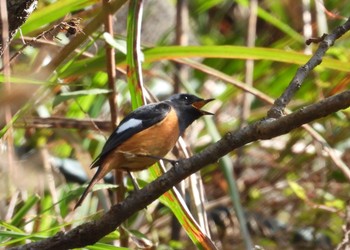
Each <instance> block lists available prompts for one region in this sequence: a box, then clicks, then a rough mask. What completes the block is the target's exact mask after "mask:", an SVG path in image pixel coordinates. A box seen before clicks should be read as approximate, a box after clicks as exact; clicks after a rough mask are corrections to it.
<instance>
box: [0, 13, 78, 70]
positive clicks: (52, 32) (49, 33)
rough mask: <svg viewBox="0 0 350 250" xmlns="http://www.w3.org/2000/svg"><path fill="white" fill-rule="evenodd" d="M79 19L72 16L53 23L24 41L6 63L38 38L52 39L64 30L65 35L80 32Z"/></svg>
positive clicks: (11, 60) (32, 44) (33, 43)
mask: <svg viewBox="0 0 350 250" xmlns="http://www.w3.org/2000/svg"><path fill="white" fill-rule="evenodd" d="M79 24H80V19H79V18H72V19H71V20H69V21H67V22H60V23H59V24H57V25H54V26H53V27H52V28H50V29H48V30H46V31H44V32H42V33H41V34H39V35H38V36H36V37H35V38H32V39H31V40H30V41H28V42H27V43H25V44H24V45H23V46H22V47H21V48H20V49H19V50H18V51H17V52H16V53H14V54H13V55H12V56H11V58H10V60H9V62H8V64H10V63H11V62H13V60H14V59H16V58H17V57H18V56H19V55H20V54H22V53H23V50H24V49H25V48H27V47H28V46H34V45H35V44H36V43H37V41H38V40H40V39H42V38H44V39H46V40H53V38H55V37H56V36H57V34H58V33H59V32H62V31H65V32H66V34H67V36H71V35H75V34H77V33H79V32H82V30H81V29H80V27H79ZM3 70H4V67H2V68H0V72H1V71H3Z"/></svg>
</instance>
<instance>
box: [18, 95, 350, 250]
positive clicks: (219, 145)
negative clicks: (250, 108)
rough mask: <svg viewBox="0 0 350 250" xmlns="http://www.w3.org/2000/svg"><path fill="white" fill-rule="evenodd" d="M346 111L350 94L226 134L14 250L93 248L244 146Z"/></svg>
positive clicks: (337, 96) (333, 97) (330, 98)
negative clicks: (77, 221)
mask: <svg viewBox="0 0 350 250" xmlns="http://www.w3.org/2000/svg"><path fill="white" fill-rule="evenodd" d="M348 107H350V90H347V91H345V92H343V93H341V94H338V95H335V96H332V97H329V98H327V99H324V100H322V101H320V102H318V103H316V104H312V105H309V106H307V107H305V108H302V109H300V110H298V111H296V112H294V113H292V114H289V115H286V116H283V117H280V118H278V119H274V118H269V119H264V120H261V121H258V122H255V123H253V124H251V125H249V126H246V127H244V128H242V129H240V130H238V131H235V132H234V131H232V132H229V133H227V134H226V135H225V136H224V137H223V138H222V139H221V140H219V141H218V142H216V143H215V144H212V145H210V146H209V147H207V148H206V149H205V150H203V151H202V152H200V153H198V154H196V155H194V156H193V157H191V158H188V159H183V160H180V161H179V162H178V163H177V164H176V165H175V166H174V167H173V168H171V169H170V170H169V171H168V172H166V173H165V174H164V175H162V176H160V177H159V178H157V179H156V180H155V181H153V182H152V183H150V184H148V185H147V186H146V187H144V188H143V189H141V190H139V191H135V192H134V193H133V194H131V195H130V196H128V197H127V198H126V199H125V200H124V201H123V202H120V203H118V204H116V205H114V206H112V208H111V210H109V211H108V212H107V213H106V214H104V215H103V216H102V217H101V218H100V219H98V220H96V221H91V222H87V223H84V224H82V225H80V226H78V227H76V228H74V229H72V230H71V231H69V232H66V233H63V232H59V233H57V234H56V235H55V236H53V237H50V238H47V239H45V240H42V241H38V242H34V243H30V244H26V245H23V246H20V247H14V248H12V249H13V250H14V249H18V250H21V249H51V250H52V249H60V250H62V249H71V248H77V247H83V246H86V245H87V244H94V243H95V242H97V241H98V240H99V239H101V238H102V237H103V236H105V235H107V234H109V233H110V232H112V231H114V230H115V229H116V228H117V227H118V226H119V225H120V224H121V223H122V222H123V221H125V220H127V219H128V218H129V217H130V216H132V215H133V214H134V213H136V212H137V211H139V210H141V209H143V208H145V207H147V206H148V205H149V204H150V203H152V202H153V201H154V200H156V199H157V198H159V197H160V196H161V195H162V194H163V193H165V192H166V191H168V190H169V189H170V188H172V187H173V186H175V185H176V184H178V183H179V182H180V181H182V180H183V179H185V178H187V177H188V176H190V175H191V174H193V173H195V172H197V171H199V170H200V169H202V168H203V167H205V166H207V165H208V164H211V163H215V162H217V161H218V160H219V159H220V158H221V157H222V156H224V155H226V154H227V153H229V152H231V151H232V150H235V149H237V148H239V147H242V146H244V145H245V144H247V143H250V142H253V141H257V140H266V139H270V138H273V137H276V136H279V135H283V134H286V133H289V132H290V131H292V130H293V129H296V128H299V127H300V126H302V125H303V124H306V123H309V122H312V121H314V120H316V119H319V118H322V117H325V116H327V115H330V114H332V113H334V112H337V111H339V110H341V109H345V108H348Z"/></svg>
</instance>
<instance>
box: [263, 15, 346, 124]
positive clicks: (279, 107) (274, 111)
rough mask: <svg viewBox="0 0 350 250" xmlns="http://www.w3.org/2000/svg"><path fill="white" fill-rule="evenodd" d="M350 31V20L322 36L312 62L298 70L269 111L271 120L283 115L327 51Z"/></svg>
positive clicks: (268, 114)
mask: <svg viewBox="0 0 350 250" xmlns="http://www.w3.org/2000/svg"><path fill="white" fill-rule="evenodd" d="M349 30H350V18H349V19H348V20H347V21H346V22H345V23H344V24H343V25H340V26H338V27H337V28H336V29H335V30H334V31H333V32H332V33H331V34H329V35H324V36H322V38H323V39H322V41H321V42H320V45H319V47H318V48H317V50H316V52H315V53H314V55H313V56H312V57H311V58H310V60H309V61H308V62H307V63H306V64H305V65H303V66H302V67H300V68H299V69H298V70H297V73H296V74H295V76H294V78H293V79H292V81H291V82H290V83H289V85H288V87H287V89H286V90H285V91H284V92H283V94H282V95H281V96H280V97H279V98H277V99H276V101H275V103H274V105H273V106H272V108H271V109H270V110H269V111H268V113H267V116H268V117H270V118H277V117H280V116H282V115H283V111H284V109H285V108H286V106H287V105H288V103H289V102H290V101H291V100H292V98H293V96H294V95H295V93H296V92H297V91H298V89H299V88H300V87H301V85H302V83H303V82H304V80H305V78H306V77H307V75H308V74H309V73H310V72H311V70H313V69H314V68H315V67H316V66H317V65H319V64H320V63H321V62H322V58H323V57H324V55H325V54H326V52H327V50H328V49H329V48H330V47H331V46H333V44H334V42H335V40H337V39H338V38H339V37H341V36H342V35H344V34H345V33H346V32H347V31H349Z"/></svg>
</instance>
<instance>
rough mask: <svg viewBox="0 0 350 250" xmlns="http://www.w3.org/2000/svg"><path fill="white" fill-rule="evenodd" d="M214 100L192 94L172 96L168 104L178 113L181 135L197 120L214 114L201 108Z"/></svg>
mask: <svg viewBox="0 0 350 250" xmlns="http://www.w3.org/2000/svg"><path fill="white" fill-rule="evenodd" d="M213 100H214V99H202V98H199V97H197V96H195V95H191V94H175V95H172V96H171V97H170V98H169V99H168V100H167V102H169V103H170V105H171V106H173V107H174V109H175V111H176V112H177V115H178V119H179V124H180V131H181V133H183V132H184V130H185V129H186V128H187V127H188V126H189V125H190V124H191V123H192V122H194V121H195V120H197V119H198V118H200V117H201V116H203V115H213V113H210V112H207V111H205V110H202V109H201V108H202V107H203V106H204V105H205V104H207V103H208V102H211V101H213Z"/></svg>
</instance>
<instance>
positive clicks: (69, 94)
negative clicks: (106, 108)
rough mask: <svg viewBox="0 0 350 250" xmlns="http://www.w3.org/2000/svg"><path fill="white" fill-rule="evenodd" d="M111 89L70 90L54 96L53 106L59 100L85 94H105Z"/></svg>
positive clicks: (62, 100) (59, 101)
mask: <svg viewBox="0 0 350 250" xmlns="http://www.w3.org/2000/svg"><path fill="white" fill-rule="evenodd" d="M110 92H111V91H110V90H108V89H86V90H77V91H71V92H64V93H61V94H60V95H58V96H56V97H55V99H54V101H53V106H54V107H55V106H57V105H58V104H60V103H61V102H64V101H67V100H69V99H72V98H73V99H74V98H77V97H80V96H87V95H105V94H108V93H110Z"/></svg>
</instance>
